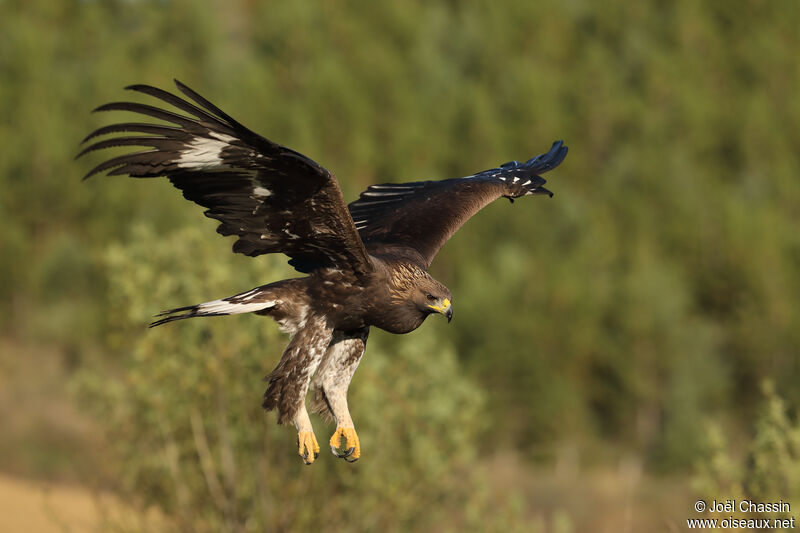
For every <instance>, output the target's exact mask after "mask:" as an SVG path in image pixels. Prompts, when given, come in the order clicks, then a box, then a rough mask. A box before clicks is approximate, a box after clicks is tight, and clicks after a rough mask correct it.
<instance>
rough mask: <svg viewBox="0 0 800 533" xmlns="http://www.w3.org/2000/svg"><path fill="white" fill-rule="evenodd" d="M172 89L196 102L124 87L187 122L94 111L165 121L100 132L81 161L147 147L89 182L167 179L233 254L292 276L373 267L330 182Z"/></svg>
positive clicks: (129, 107) (162, 113)
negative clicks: (230, 239)
mask: <svg viewBox="0 0 800 533" xmlns="http://www.w3.org/2000/svg"><path fill="white" fill-rule="evenodd" d="M175 84H176V85H177V86H178V89H180V90H181V92H183V94H184V95H186V96H188V97H189V98H190V99H191V100H193V101H194V102H195V104H197V105H195V104H193V103H190V102H189V101H187V100H184V99H182V98H179V97H177V96H175V95H174V94H171V93H169V92H167V91H164V90H161V89H157V88H155V87H150V86H148V85H133V86H131V87H128V89H131V90H134V91H137V92H140V93H144V94H147V95H150V96H153V97H155V98H158V99H160V100H163V101H164V102H167V103H168V104H171V105H173V106H174V107H176V108H178V109H180V110H181V111H183V112H185V113H187V114H188V115H191V116H186V115H181V114H177V113H173V112H171V111H166V110H164V109H160V108H158V107H154V106H150V105H146V104H138V103H131V102H116V103H111V104H106V105H103V106H100V107H99V108H97V111H111V110H119V111H132V112H134V113H139V114H141V115H146V116H149V117H153V118H156V119H159V120H162V121H166V122H169V123H171V124H172V125H166V124H152V123H123V124H114V125H111V126H105V127H103V128H100V129H98V130H96V131H95V132H93V133H92V134H90V135H89V136H88V137H86V139H84V142H85V141H87V140H89V139H92V138H94V137H97V136H100V135H105V134H109V133H123V132H135V133H143V134H145V135H136V136H121V137H113V138H110V139H107V140H104V141H99V142H96V143H94V144H92V145H91V146H89V147H87V148H86V149H84V150H83V151H82V152H81V153H80V154H78V156H79V157H80V156H81V155H84V154H86V153H88V152H92V151H94V150H99V149H103V148H108V147H112V146H144V147H149V148H150V149H149V150H144V151H139V152H133V153H127V154H124V155H121V156H117V157H114V158H112V159H109V160H108V161H106V162H104V163H101V164H100V165H98V166H96V167H95V168H94V169H92V170H91V171H89V173H88V174H87V175H86V177H87V178H88V177H89V176H91V175H93V174H96V173H98V172H103V171H108V175H115V174H127V175H129V176H131V177H134V178H151V177H157V176H166V177H168V178H169V180H170V181H171V182H172V184H173V185H175V187H177V188H178V189H180V190H182V191H183V196H184V197H186V198H187V199H188V200H191V201H193V202H195V203H197V204H200V205H202V206H203V207H205V208H207V210H206V212H205V214H206V216H208V217H210V218H214V219H217V220H219V222H220V225H219V227H218V228H217V232H218V233H221V234H222V235H236V236H238V237H239V239H238V240H237V241H236V243H234V245H233V251H234V252H238V253H242V254H245V255H249V256H256V255H260V254H266V253H274V252H281V253H284V254H286V255H288V256H289V257H291V258H292V261H290V263H291V264H293V265H294V266H295V267H296V268H298V269H299V270H303V271H308V270H309V269H311V268H316V267H321V266H331V267H335V268H342V269H347V270H351V271H355V272H357V273H366V272H369V271H370V270H371V269H372V266H371V264H370V261H369V257H368V255H367V252H366V250H365V248H364V245H363V243H362V242H361V239H360V238H359V236H358V233H357V232H356V229H355V226H354V225H353V219H352V218H351V217H350V214H349V213H348V211H347V208H346V206H345V203H344V199H343V198H342V193H341V190H340V189H339V185H338V183H337V182H336V178H334V177H333V175H332V174H331V173H330V172H328V171H327V170H326V169H324V168H323V167H321V166H320V165H318V164H317V163H315V162H314V161H312V160H311V159H309V158H307V157H306V156H304V155H302V154H299V153H297V152H295V151H294V150H291V149H289V148H286V147H284V146H281V145H279V144H276V143H273V142H272V141H270V140H268V139H265V138H264V137H262V136H260V135H258V134H257V133H254V132H252V131H250V130H249V129H247V128H246V127H244V126H243V125H241V124H240V123H238V122H237V121H235V120H234V119H232V118H231V117H230V116H228V115H227V114H225V113H224V112H223V111H222V110H220V109H219V108H218V107H216V106H215V105H214V104H212V103H211V102H209V101H208V100H206V99H205V98H203V97H202V96H200V95H199V94H197V93H196V92H194V91H192V90H191V89H189V88H188V87H186V86H185V85H183V84H182V83H180V82H179V81H177V80H176V81H175Z"/></svg>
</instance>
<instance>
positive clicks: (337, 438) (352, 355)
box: [312, 328, 369, 462]
mask: <svg viewBox="0 0 800 533" xmlns="http://www.w3.org/2000/svg"><path fill="white" fill-rule="evenodd" d="M368 335H369V328H363V329H360V330H358V331H355V332H349V333H344V332H340V331H337V332H334V335H333V340H332V341H331V344H330V346H329V347H328V351H327V353H326V354H325V358H324V359H323V361H322V363H321V365H320V368H319V370H318V371H317V373H316V375H315V376H314V380H313V384H312V387H313V388H314V389H315V395H314V396H315V397H314V400H315V402H314V410H315V411H317V412H322V413H326V412H330V414H332V415H333V417H334V418H335V419H336V431H335V432H334V434H333V436H332V437H331V440H330V446H331V451H332V452H333V454H334V455H335V456H337V457H341V458H343V459H345V460H346V461H348V462H355V461H357V460H358V458H359V457H361V443H360V441H359V439H358V434H356V430H355V426H354V424H353V419H352V418H351V417H350V410H349V409H348V407H347V389H348V387H349V386H350V380H351V379H352V377H353V374H354V373H355V371H356V368H357V367H358V363H359V362H360V361H361V356H362V355H363V354H364V350H365V349H366V345H367V336H368ZM342 440H344V446H345V450H344V451H343V452H341V453H340V452H339V448H340V447H341V444H342Z"/></svg>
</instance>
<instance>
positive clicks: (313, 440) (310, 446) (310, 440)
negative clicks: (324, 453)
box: [297, 431, 319, 465]
mask: <svg viewBox="0 0 800 533" xmlns="http://www.w3.org/2000/svg"><path fill="white" fill-rule="evenodd" d="M297 455H299V456H300V457H302V458H303V462H304V463H305V464H307V465H310V464H311V463H313V462H314V460H315V459H316V458H317V457H319V443H318V442H317V437H316V436H314V432H313V431H299V432H298V433H297Z"/></svg>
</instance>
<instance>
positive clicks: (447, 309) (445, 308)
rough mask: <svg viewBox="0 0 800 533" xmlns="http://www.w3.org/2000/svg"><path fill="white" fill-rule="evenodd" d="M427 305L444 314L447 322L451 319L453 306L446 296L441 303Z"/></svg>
mask: <svg viewBox="0 0 800 533" xmlns="http://www.w3.org/2000/svg"><path fill="white" fill-rule="evenodd" d="M428 307H430V308H431V309H433V310H434V311H436V312H437V313H441V314H443V315H444V316H446V317H447V322H450V321H451V320H453V306H452V304H451V303H450V300H448V299H447V298H445V299H444V300H443V301H442V305H429V306H428Z"/></svg>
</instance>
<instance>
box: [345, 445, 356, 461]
mask: <svg viewBox="0 0 800 533" xmlns="http://www.w3.org/2000/svg"><path fill="white" fill-rule="evenodd" d="M350 449H351V450H352V448H350ZM351 453H352V452H351ZM344 460H345V461H347V462H348V463H355V462H356V461H358V457H354V458H351V457H348V456H347V455H345V456H344Z"/></svg>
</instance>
